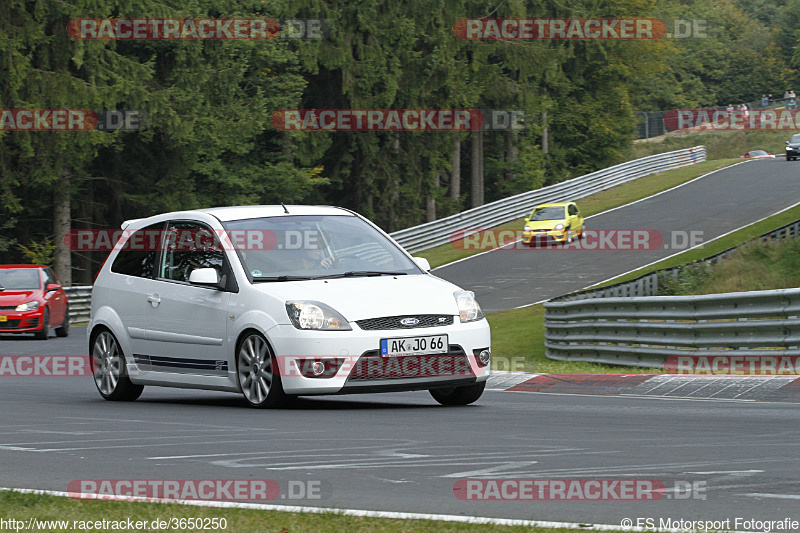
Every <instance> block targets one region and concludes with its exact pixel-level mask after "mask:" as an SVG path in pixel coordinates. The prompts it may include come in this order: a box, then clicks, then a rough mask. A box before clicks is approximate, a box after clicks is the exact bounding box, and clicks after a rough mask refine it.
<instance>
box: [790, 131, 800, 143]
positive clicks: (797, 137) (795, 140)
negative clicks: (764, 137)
mask: <svg viewBox="0 0 800 533" xmlns="http://www.w3.org/2000/svg"><path fill="white" fill-rule="evenodd" d="M789 142H791V143H800V133H798V134H797V135H792V140H791V141H789Z"/></svg>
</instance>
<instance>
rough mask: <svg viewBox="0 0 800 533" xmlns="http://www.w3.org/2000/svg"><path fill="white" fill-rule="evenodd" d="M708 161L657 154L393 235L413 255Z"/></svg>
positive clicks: (686, 152) (700, 155)
mask: <svg viewBox="0 0 800 533" xmlns="http://www.w3.org/2000/svg"><path fill="white" fill-rule="evenodd" d="M705 160H706V149H705V146H695V147H693V148H685V149H683V150H675V151H674V152H666V153H663V154H655V155H651V156H647V157H643V158H641V159H635V160H633V161H628V162H626V163H621V164H619V165H615V166H613V167H609V168H605V169H602V170H598V171H596V172H592V173H591V174H586V175H585V176H580V177H578V178H573V179H571V180H567V181H563V182H561V183H556V184H555V185H550V186H548V187H543V188H541V189H535V190H533V191H528V192H525V193H522V194H518V195H516V196H511V197H509V198H504V199H502V200H497V201H495V202H491V203H488V204H485V205H482V206H479V207H475V208H472V209H468V210H466V211H462V212H461V213H457V214H455V215H451V216H449V217H445V218H442V219H440V220H435V221H433V222H428V223H425V224H421V225H419V226H414V227H411V228H406V229H403V230H400V231H395V232H394V233H391V234H390V235H391V236H392V238H393V239H394V240H396V241H397V242H398V244H400V245H401V246H402V247H403V248H405V249H406V250H408V251H409V252H410V253H414V252H418V251H420V250H425V249H428V248H432V247H434V246H440V245H442V244H447V243H448V242H450V238H451V236H452V235H453V233H454V232H456V231H459V230H460V231H462V232H464V236H469V235H471V234H472V233H475V232H477V231H481V230H485V229H489V228H492V227H494V226H498V225H500V224H503V223H505V222H510V221H512V220H515V219H518V218H522V217H523V216H525V215H527V214H528V213H529V212H530V211H531V209H532V208H533V207H534V206H535V205H537V204H542V203H549V202H565V201H570V200H575V199H578V198H584V197H586V196H589V195H590V194H594V193H596V192H598V191H602V190H604V189H608V188H609V187H613V186H615V185H619V184H621V183H625V182H628V181H631V180H634V179H636V178H641V177H644V176H647V175H650V174H653V173H656V172H662V171H665V170H672V169H675V168H680V167H685V166H689V165H693V164H695V163H700V162H703V161H705Z"/></svg>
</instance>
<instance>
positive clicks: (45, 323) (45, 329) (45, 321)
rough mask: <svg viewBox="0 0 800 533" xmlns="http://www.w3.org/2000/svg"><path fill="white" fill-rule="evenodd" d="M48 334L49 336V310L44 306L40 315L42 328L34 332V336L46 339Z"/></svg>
mask: <svg viewBox="0 0 800 533" xmlns="http://www.w3.org/2000/svg"><path fill="white" fill-rule="evenodd" d="M49 336H50V310H49V309H47V308H46V307H45V308H44V314H43V315H42V329H40V330H39V331H37V332H36V333H34V337H35V338H36V339H37V340H40V341H46V340H47V338H48V337H49Z"/></svg>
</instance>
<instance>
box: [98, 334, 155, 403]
mask: <svg viewBox="0 0 800 533" xmlns="http://www.w3.org/2000/svg"><path fill="white" fill-rule="evenodd" d="M91 365H92V377H94V384H95V385H96V386H97V390H98V391H99V392H100V395H101V396H102V397H103V398H105V399H106V400H109V401H118V402H132V401H133V400H135V399H136V398H138V397H139V396H141V394H142V391H143V390H144V385H135V384H134V383H133V382H131V380H130V378H128V370H127V367H126V366H125V355H124V354H123V353H122V349H121V348H120V347H119V343H118V342H117V339H116V337H114V335H113V334H112V333H111V332H110V331H108V330H103V331H101V332H100V334H98V335H97V336H96V337H94V342H93V343H92V357H91Z"/></svg>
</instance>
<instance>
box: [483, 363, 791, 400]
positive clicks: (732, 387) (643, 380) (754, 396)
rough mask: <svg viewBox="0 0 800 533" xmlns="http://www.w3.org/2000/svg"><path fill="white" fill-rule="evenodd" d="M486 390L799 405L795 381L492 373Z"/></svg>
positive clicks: (764, 377)
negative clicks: (790, 403) (791, 403)
mask: <svg viewBox="0 0 800 533" xmlns="http://www.w3.org/2000/svg"><path fill="white" fill-rule="evenodd" d="M486 388H487V390H495V391H508V392H541V393H550V394H596V395H604V396H645V397H657V398H688V399H696V400H739V401H751V402H793V403H800V376H796V375H793V376H731V375H725V376H714V375H674V374H529V373H525V372H504V371H497V370H495V371H493V372H492V375H491V376H490V377H489V381H488V383H487V387H486Z"/></svg>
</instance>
